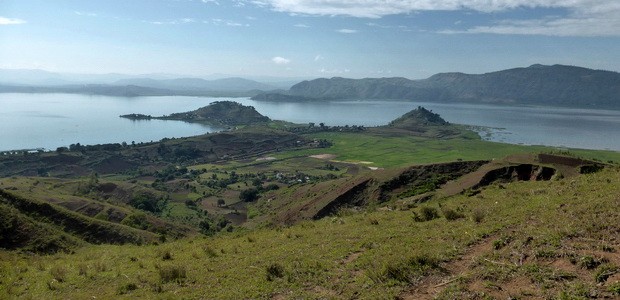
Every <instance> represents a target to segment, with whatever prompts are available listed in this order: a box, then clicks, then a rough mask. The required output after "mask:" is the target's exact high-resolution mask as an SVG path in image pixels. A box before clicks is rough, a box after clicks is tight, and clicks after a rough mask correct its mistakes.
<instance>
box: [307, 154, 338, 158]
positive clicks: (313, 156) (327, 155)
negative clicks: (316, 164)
mask: <svg viewBox="0 0 620 300" xmlns="http://www.w3.org/2000/svg"><path fill="white" fill-rule="evenodd" d="M310 157H312V158H318V159H334V158H336V155H333V154H316V155H310Z"/></svg>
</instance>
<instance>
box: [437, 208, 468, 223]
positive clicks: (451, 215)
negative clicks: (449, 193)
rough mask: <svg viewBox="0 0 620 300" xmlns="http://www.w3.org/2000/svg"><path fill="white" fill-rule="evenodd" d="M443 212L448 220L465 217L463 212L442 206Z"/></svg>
mask: <svg viewBox="0 0 620 300" xmlns="http://www.w3.org/2000/svg"><path fill="white" fill-rule="evenodd" d="M441 213H442V214H443V216H444V217H445V218H446V220H448V221H454V220H458V219H461V218H464V217H465V215H463V214H462V213H460V212H458V211H456V210H454V209H451V208H448V207H444V208H442V209H441Z"/></svg>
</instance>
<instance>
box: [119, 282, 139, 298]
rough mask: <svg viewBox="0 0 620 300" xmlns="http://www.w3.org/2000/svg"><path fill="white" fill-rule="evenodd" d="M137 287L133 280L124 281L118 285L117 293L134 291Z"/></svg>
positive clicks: (122, 293)
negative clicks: (129, 281) (124, 282)
mask: <svg viewBox="0 0 620 300" xmlns="http://www.w3.org/2000/svg"><path fill="white" fill-rule="evenodd" d="M137 289H138V286H137V285H136V284H135V283H133V282H131V283H126V284H123V285H121V286H120V287H118V294H119V295H124V294H127V293H129V292H131V291H135V290H137Z"/></svg>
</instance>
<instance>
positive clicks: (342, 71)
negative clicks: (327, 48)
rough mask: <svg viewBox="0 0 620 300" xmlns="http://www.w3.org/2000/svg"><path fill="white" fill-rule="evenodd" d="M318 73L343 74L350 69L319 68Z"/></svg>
mask: <svg viewBox="0 0 620 300" xmlns="http://www.w3.org/2000/svg"><path fill="white" fill-rule="evenodd" d="M319 72H320V73H323V74H345V73H349V72H351V70H349V69H325V68H323V69H320V70H319Z"/></svg>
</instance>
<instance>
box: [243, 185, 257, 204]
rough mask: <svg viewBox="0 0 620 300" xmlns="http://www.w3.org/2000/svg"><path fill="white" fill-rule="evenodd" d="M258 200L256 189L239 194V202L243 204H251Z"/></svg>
mask: <svg viewBox="0 0 620 300" xmlns="http://www.w3.org/2000/svg"><path fill="white" fill-rule="evenodd" d="M257 199H258V189H255V188H250V189H247V190H243V191H242V192H241V194H239V200H241V201H244V202H253V201H256V200H257Z"/></svg>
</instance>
